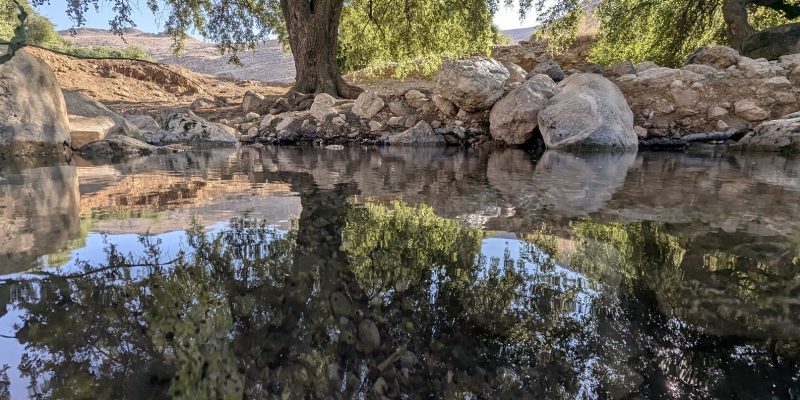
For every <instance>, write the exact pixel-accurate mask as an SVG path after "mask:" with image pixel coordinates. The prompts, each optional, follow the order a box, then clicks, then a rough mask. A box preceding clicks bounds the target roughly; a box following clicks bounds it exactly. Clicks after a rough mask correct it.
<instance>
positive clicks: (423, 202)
mask: <svg viewBox="0 0 800 400" xmlns="http://www.w3.org/2000/svg"><path fill="white" fill-rule="evenodd" d="M798 200H800V159H790V158H784V157H781V156H777V155H739V154H726V153H713V152H706V153H702V154H683V153H639V154H638V155H636V154H583V155H574V154H568V153H559V152H546V153H544V154H542V155H538V156H533V155H530V154H528V153H526V152H523V151H521V150H504V151H495V152H480V151H456V150H453V149H414V150H410V149H396V148H395V149H372V150H366V149H358V148H354V149H346V150H343V151H330V150H315V149H290V148H263V149H241V150H220V151H212V152H203V153H181V154H174V155H169V156H158V157H151V158H146V159H139V160H134V161H130V162H127V163H123V164H113V165H100V166H96V165H90V164H88V163H85V162H81V161H76V162H73V163H71V164H69V165H57V166H46V167H39V168H31V167H25V168H22V167H13V166H5V167H0V335H2V336H1V337H0V398H4V397H10V398H14V399H17V398H29V397H33V398H132V399H138V398H142V399H153V398H192V399H198V398H200V399H212V398H213V399H217V398H257V399H259V398H264V399H272V398H283V399H292V398H325V399H337V398H341V399H350V398H404V399H416V398H454V399H455V398H457V399H483V398H486V399H493V398H542V399H575V398H602V399H606V398H608V399H651V398H652V399H684V398H691V399H694V398H697V399H708V398H719V399H796V398H798V396H800V383H798V379H799V378H800V364H798V361H800V201H798Z"/></svg>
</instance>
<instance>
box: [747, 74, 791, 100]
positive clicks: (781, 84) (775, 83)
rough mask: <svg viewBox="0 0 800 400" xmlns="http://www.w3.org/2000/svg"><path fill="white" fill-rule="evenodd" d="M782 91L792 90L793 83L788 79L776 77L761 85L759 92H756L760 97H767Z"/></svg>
mask: <svg viewBox="0 0 800 400" xmlns="http://www.w3.org/2000/svg"><path fill="white" fill-rule="evenodd" d="M781 90H792V83H791V82H789V80H788V79H786V77H783V76H776V77H774V78H770V79H767V80H766V81H764V82H763V83H761V85H759V86H758V90H756V94H757V95H759V96H766V95H769V94H771V93H773V92H776V91H781Z"/></svg>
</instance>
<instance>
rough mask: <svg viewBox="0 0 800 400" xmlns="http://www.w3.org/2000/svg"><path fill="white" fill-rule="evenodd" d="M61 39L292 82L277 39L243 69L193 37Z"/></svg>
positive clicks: (95, 33)
mask: <svg viewBox="0 0 800 400" xmlns="http://www.w3.org/2000/svg"><path fill="white" fill-rule="evenodd" d="M532 32H533V28H520V29H513V30H507V31H503V34H505V35H506V36H508V37H509V39H511V42H512V43H516V42H518V41H520V40H525V39H527V38H529V37H530V35H531V33H532ZM59 33H60V34H61V35H62V36H63V37H65V38H67V39H69V40H71V41H73V42H74V43H75V44H76V45H78V46H81V47H91V46H107V47H112V48H122V47H126V46H138V47H141V48H143V49H145V50H147V52H148V53H149V54H151V55H152V56H153V57H154V58H155V59H156V60H157V61H158V62H160V63H164V64H171V65H177V66H180V67H183V68H186V69H189V70H192V71H195V72H199V73H202V74H208V75H214V76H217V77H220V78H231V79H235V80H254V81H261V82H268V83H289V82H292V81H293V80H294V61H293V60H292V56H291V54H289V53H287V52H284V51H283V48H282V47H281V45H280V43H278V41H277V40H270V41H266V42H264V43H262V44H260V45H258V47H257V48H256V50H255V52H245V53H242V54H240V56H239V57H240V58H241V60H242V63H243V64H244V66H243V67H240V66H236V65H232V64H229V63H228V56H227V55H221V54H220V53H219V51H218V50H217V48H216V47H215V46H214V45H213V44H210V43H206V42H203V41H200V40H197V39H195V38H191V37H190V38H189V39H187V40H186V43H185V48H186V51H185V52H184V54H182V55H180V56H175V55H174V54H173V52H172V44H173V41H172V38H171V37H170V36H168V35H164V34H153V33H146V32H142V31H140V30H138V29H127V30H126V31H125V32H124V34H123V37H119V36H117V35H115V34H113V33H111V32H110V31H108V30H104V29H93V28H79V29H76V30H75V32H71V31H69V30H67V31H61V32H59Z"/></svg>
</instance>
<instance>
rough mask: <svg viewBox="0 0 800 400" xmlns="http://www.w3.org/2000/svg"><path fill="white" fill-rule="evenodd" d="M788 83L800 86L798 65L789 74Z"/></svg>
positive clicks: (799, 68)
mask: <svg viewBox="0 0 800 400" xmlns="http://www.w3.org/2000/svg"><path fill="white" fill-rule="evenodd" d="M789 82H792V84H793V85H797V86H800V65H798V66H797V67H795V68H794V69H793V70H792V72H790V73H789Z"/></svg>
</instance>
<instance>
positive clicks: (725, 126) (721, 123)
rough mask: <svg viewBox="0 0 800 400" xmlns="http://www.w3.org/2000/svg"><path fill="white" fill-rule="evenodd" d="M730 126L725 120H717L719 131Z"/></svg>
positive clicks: (725, 129)
mask: <svg viewBox="0 0 800 400" xmlns="http://www.w3.org/2000/svg"><path fill="white" fill-rule="evenodd" d="M728 128H729V127H728V124H726V123H725V121H723V120H721V119H719V120H717V130H719V131H727V130H728Z"/></svg>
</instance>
